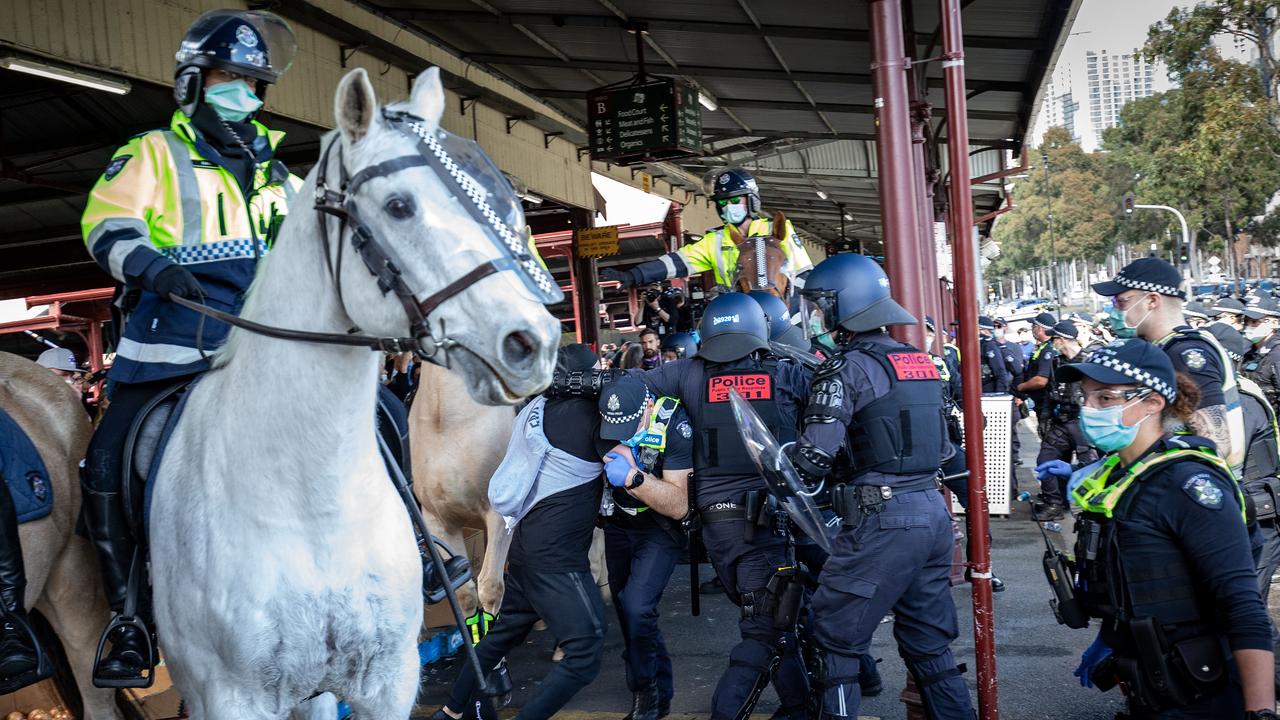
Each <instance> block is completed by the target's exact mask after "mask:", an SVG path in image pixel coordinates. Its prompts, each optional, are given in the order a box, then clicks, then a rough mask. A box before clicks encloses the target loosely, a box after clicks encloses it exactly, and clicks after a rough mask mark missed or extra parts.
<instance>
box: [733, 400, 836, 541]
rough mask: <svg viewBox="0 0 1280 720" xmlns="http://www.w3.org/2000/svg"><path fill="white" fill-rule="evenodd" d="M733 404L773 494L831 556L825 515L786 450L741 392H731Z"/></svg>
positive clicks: (744, 437) (744, 438) (749, 450)
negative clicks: (825, 527)
mask: <svg viewBox="0 0 1280 720" xmlns="http://www.w3.org/2000/svg"><path fill="white" fill-rule="evenodd" d="M729 403H730V404H731V405H732V406H733V417H734V420H736V421H737V422H738V431H739V432H740V433H742V441H743V444H744V445H746V447H747V453H748V454H749V455H750V456H751V461H752V462H754V463H755V464H756V467H757V468H759V469H760V474H761V475H763V476H764V480H765V484H767V485H768V486H769V492H770V493H771V494H772V495H773V496H774V497H775V498H776V499H777V500H778V503H779V505H781V506H782V508H783V509H785V510H786V511H787V515H788V516H789V517H790V518H791V521H792V522H794V523H795V524H796V527H798V528H799V529H800V531H801V532H803V533H804V534H805V535H807V536H808V537H809V539H811V540H813V542H814V543H816V544H817V545H818V546H819V547H821V548H822V549H823V550H825V551H826V552H827V553H830V552H831V539H830V538H829V537H828V536H827V533H826V532H825V531H824V529H823V525H824V522H823V518H822V512H821V511H819V510H818V506H817V504H816V503H815V502H814V501H813V498H812V497H810V496H809V495H808V493H809V489H808V488H807V487H805V484H804V481H802V480H801V479H800V474H799V473H797V472H796V469H795V467H793V466H792V465H791V459H790V458H788V457H787V456H786V454H785V453H784V452H782V446H780V445H779V444H778V441H777V439H775V438H774V437H773V433H771V432H769V428H768V426H766V425H765V424H764V421H763V420H761V419H760V416H759V415H757V414H756V411H755V410H754V409H753V408H752V407H751V403H749V402H747V401H746V400H744V399H743V398H742V396H741V395H739V394H738V391H737V390H733V389H730V390H729Z"/></svg>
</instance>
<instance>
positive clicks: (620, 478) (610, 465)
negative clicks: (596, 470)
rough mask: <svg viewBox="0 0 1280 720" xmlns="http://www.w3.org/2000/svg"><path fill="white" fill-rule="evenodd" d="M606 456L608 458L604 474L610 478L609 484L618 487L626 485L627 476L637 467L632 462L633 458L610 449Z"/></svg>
mask: <svg viewBox="0 0 1280 720" xmlns="http://www.w3.org/2000/svg"><path fill="white" fill-rule="evenodd" d="M604 457H605V460H606V462H605V464H604V476H605V478H607V479H608V480H609V484H610V485H612V486H614V487H616V488H620V487H623V486H625V485H626V484H627V478H628V477H630V476H631V471H632V470H634V469H635V465H632V464H631V459H630V458H626V457H623V456H622V455H619V454H618V453H616V452H613V451H610V452H609V454H608V455H605V456H604Z"/></svg>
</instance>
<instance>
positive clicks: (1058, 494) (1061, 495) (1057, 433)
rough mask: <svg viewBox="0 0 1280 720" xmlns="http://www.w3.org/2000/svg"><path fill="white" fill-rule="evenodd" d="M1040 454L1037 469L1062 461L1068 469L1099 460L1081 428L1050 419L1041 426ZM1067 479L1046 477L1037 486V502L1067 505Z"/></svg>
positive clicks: (1070, 422)
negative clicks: (1038, 495)
mask: <svg viewBox="0 0 1280 720" xmlns="http://www.w3.org/2000/svg"><path fill="white" fill-rule="evenodd" d="M1040 428H1041V430H1040V432H1041V435H1040V452H1039V453H1037V454H1036V465H1039V464H1040V463H1042V462H1046V461H1048V460H1062V461H1064V462H1066V463H1068V464H1070V465H1083V464H1088V463H1091V462H1093V461H1094V460H1097V459H1098V451H1097V450H1094V449H1093V447H1092V446H1091V445H1089V443H1087V442H1085V439H1084V433H1082V432H1081V431H1080V424H1079V423H1077V422H1076V421H1074V420H1071V421H1067V422H1064V421H1060V420H1055V419H1050V420H1048V421H1046V422H1044V423H1042V424H1041V425H1040ZM1068 480H1069V478H1064V477H1058V476H1056V475H1051V476H1049V477H1048V478H1047V479H1046V480H1045V481H1044V482H1042V483H1040V499H1041V500H1042V501H1044V502H1045V503H1046V504H1049V505H1066V497H1065V493H1066V487H1067V481H1068Z"/></svg>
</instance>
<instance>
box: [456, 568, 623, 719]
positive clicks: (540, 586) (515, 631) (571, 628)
mask: <svg viewBox="0 0 1280 720" xmlns="http://www.w3.org/2000/svg"><path fill="white" fill-rule="evenodd" d="M504 580H505V582H506V592H505V593H504V594H503V596H502V609H501V610H499V611H498V617H497V619H495V620H494V621H493V624H492V625H491V626H490V627H489V633H488V634H487V635H485V636H484V638H482V639H481V640H480V644H479V645H476V648H475V652H476V657H477V659H479V661H480V667H481V668H484V670H485V671H486V672H487V671H489V670H491V669H492V668H493V667H494V666H495V665H497V664H498V661H499V660H501V659H502V658H503V657H505V656H506V655H507V653H509V652H510V651H511V650H512V649H514V648H515V647H517V646H518V645H520V644H521V643H523V642H524V639H525V638H526V637H527V636H528V635H529V631H530V630H532V629H533V625H534V623H536V622H538V620H543V621H545V622H546V623H547V628H548V629H550V630H551V634H552V636H553V637H555V639H556V643H557V644H558V645H559V647H560V649H561V650H563V651H564V659H563V660H561V661H560V662H559V663H557V664H556V665H555V667H553V668H551V672H549V673H547V676H546V677H545V678H543V679H542V683H541V684H540V685H539V686H538V689H537V690H536V691H534V693H533V697H531V698H529V702H528V703H526V704H525V706H524V707H523V708H522V709H521V710H520V715H519V716H518V717H519V718H521V720H543V719H544V718H550V717H551V716H552V715H555V714H556V712H557V711H558V710H560V708H562V707H564V706H565V705H566V704H567V703H568V702H569V700H571V699H572V698H573V696H574V695H576V694H577V692H578V691H579V690H581V689H582V688H584V687H586V686H587V684H589V683H590V682H591V681H592V680H594V679H595V678H596V675H597V674H598V673H599V672H600V661H601V660H602V658H603V657H604V632H605V625H604V624H605V619H604V600H602V599H601V597H600V589H599V588H598V587H596V583H595V581H594V580H593V579H592V578H591V573H590V572H587V571H585V570H584V571H581V572H568V573H555V572H544V571H539V570H532V569H527V568H524V567H521V566H519V565H512V566H510V567H509V568H508V569H507V572H506V574H505V576H504ZM475 692H476V677H475V673H473V672H472V671H471V668H470V667H465V666H464V667H463V669H462V673H461V674H460V675H459V676H458V679H457V680H455V681H454V683H453V692H452V693H451V694H450V695H449V705H448V707H449V709H451V710H461V709H463V708H465V707H467V706H468V705H469V704H470V703H471V702H472V700H473V698H474V695H475Z"/></svg>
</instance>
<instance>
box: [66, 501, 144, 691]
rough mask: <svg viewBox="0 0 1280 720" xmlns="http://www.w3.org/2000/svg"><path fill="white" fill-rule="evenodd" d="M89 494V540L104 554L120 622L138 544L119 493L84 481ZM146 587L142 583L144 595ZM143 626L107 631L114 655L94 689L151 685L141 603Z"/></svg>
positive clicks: (105, 579) (101, 667)
mask: <svg viewBox="0 0 1280 720" xmlns="http://www.w3.org/2000/svg"><path fill="white" fill-rule="evenodd" d="M81 487H82V488H83V490H84V493H83V494H84V500H83V502H84V511H85V512H84V514H85V521H86V525H87V526H88V528H89V537H90V538H92V540H93V546H94V548H96V549H97V551H98V564H99V565H100V566H101V567H102V584H103V587H104V589H105V590H106V593H107V603H108V604H109V605H110V606H111V609H112V610H113V611H114V612H115V613H116V615H117V619H119V617H120V615H121V614H122V613H123V611H124V608H125V598H126V597H127V596H128V593H129V572H130V569H131V568H132V566H133V562H134V555H135V551H136V550H137V541H136V540H135V539H134V537H133V532H132V530H131V529H130V528H129V520H128V517H127V516H126V515H125V512H124V505H123V503H122V502H121V498H120V493H118V492H100V491H97V490H94V489H92V488H90V487H89V485H88V483H87V482H85V481H84V479H83V478H82V479H81ZM143 584H144V583H139V593H141V592H142V591H141V587H142V585H143ZM139 601H140V602H139V611H138V616H139V617H137V618H136V620H138V621H139V622H137V623H129V624H120V623H118V622H114V621H113V622H112V624H111V625H109V626H108V627H107V631H106V636H107V637H106V638H105V639H106V641H107V642H109V643H110V644H111V650H110V652H108V653H107V654H106V656H105V657H102V658H101V659H100V660H99V662H98V665H97V667H95V668H94V672H93V678H94V684H95V685H98V686H100V687H115V686H122V687H133V686H135V685H127V684H126V685H121V684H120V682H121V681H123V682H125V683H128V682H130V681H136V682H137V684H138V685H142V684H144V683H147V680H146V679H145V678H144V677H143V673H146V672H149V671H150V670H151V669H152V668H151V663H150V662H149V657H150V656H152V655H153V653H152V649H153V647H154V646H153V645H152V643H151V638H150V637H149V631H148V630H147V629H146V628H147V627H149V625H150V622H149V618H145V617H142V616H143V615H144V614H145V611H143V610H142V609H141V608H144V607H146V605H147V604H146V603H145V602H141V598H139Z"/></svg>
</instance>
